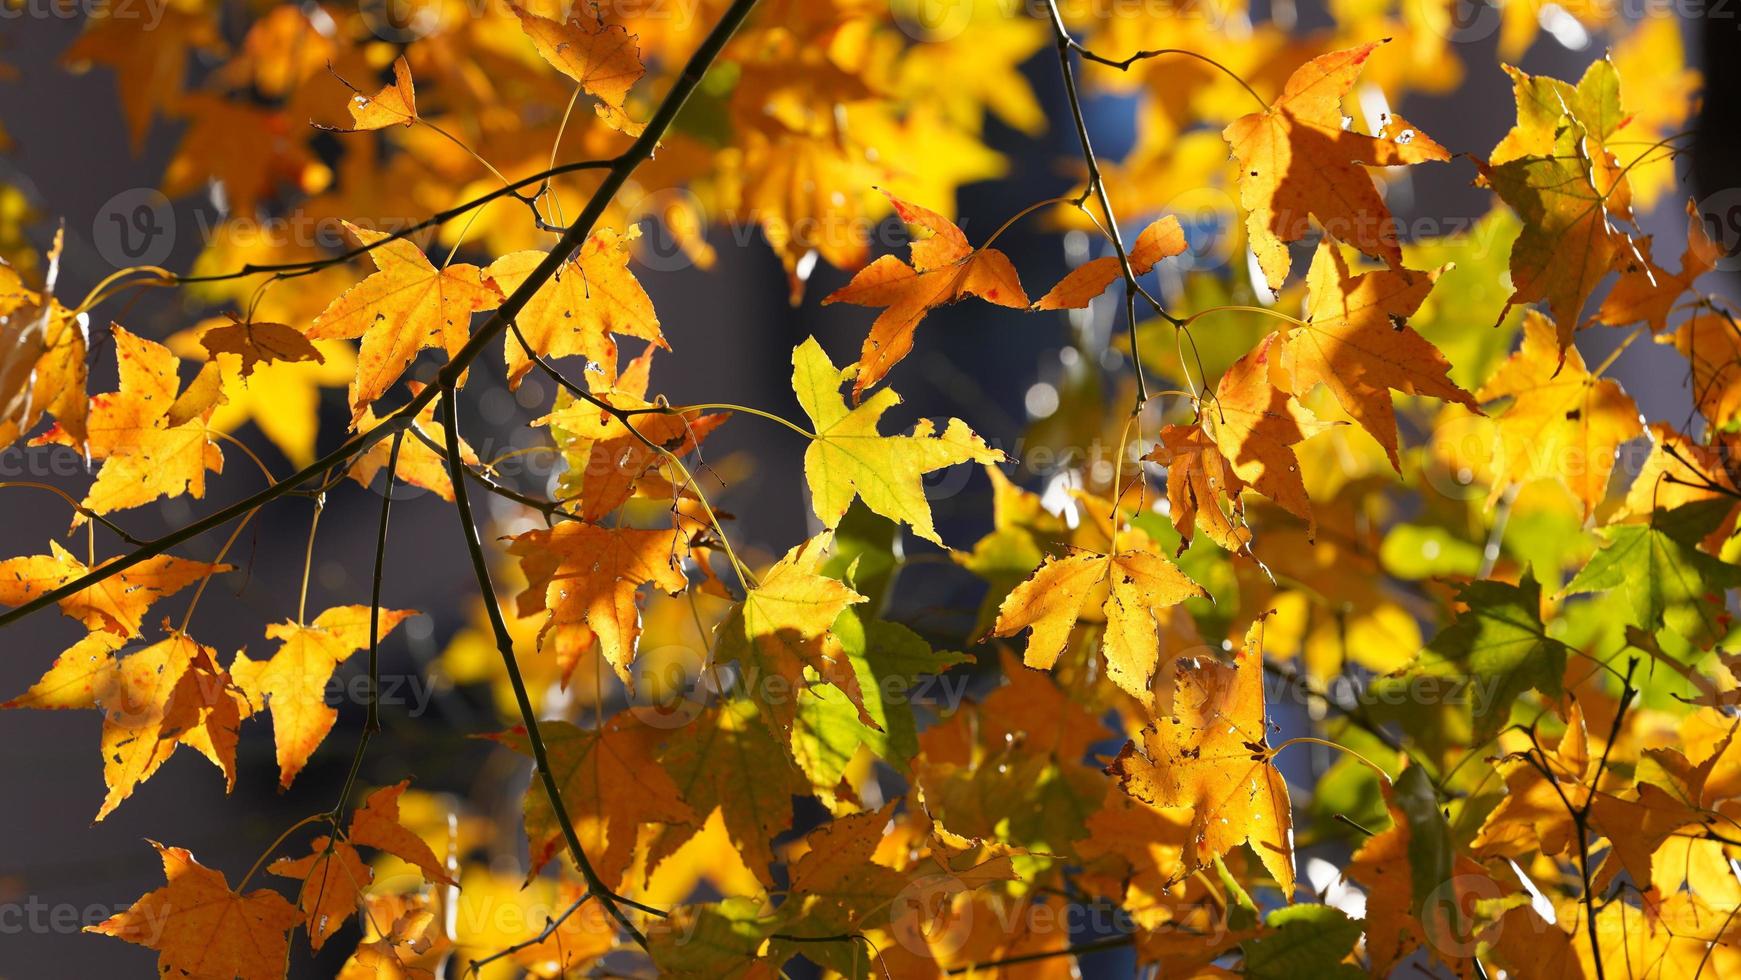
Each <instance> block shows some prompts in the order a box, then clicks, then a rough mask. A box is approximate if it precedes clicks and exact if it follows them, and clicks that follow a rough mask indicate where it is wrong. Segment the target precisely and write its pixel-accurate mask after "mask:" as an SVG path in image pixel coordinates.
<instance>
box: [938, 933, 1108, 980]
mask: <svg viewBox="0 0 1741 980" xmlns="http://www.w3.org/2000/svg"><path fill="white" fill-rule="evenodd" d="M1135 942H1136V937H1135V936H1134V935H1125V936H1108V937H1107V938H1105V939H1096V940H1093V941H1091V942H1086V943H1078V944H1077V945H1075V946H1069V947H1066V948H1064V949H1049V950H1046V951H1044V952H1040V953H1023V954H1022V955H1020V956H1009V957H1005V958H1004V959H1001V960H988V961H986V962H984V963H969V964H968V965H966V966H958V967H955V968H954V969H952V970H950V971H949V972H948V973H947V974H945V975H946V976H951V977H958V976H961V975H963V974H967V973H977V972H979V971H981V970H991V969H996V968H997V967H1000V966H1017V965H1019V964H1022V963H1037V962H1039V961H1040V960H1049V959H1052V958H1053V957H1055V956H1086V955H1087V954H1089V953H1102V952H1105V951H1107V950H1109V949H1123V948H1124V947H1126V946H1130V945H1132V944H1134V943H1135Z"/></svg>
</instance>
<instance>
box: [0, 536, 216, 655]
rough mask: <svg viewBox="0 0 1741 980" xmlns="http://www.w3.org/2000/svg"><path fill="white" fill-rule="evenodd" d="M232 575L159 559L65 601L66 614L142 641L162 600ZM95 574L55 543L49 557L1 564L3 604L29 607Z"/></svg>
mask: <svg viewBox="0 0 1741 980" xmlns="http://www.w3.org/2000/svg"><path fill="white" fill-rule="evenodd" d="M104 564H107V563H106V562H99V563H98V564H97V565H96V566H95V567H97V568H102V567H103V565H104ZM230 570H231V566H229V565H225V564H221V563H213V562H203V561H191V560H189V559H186V558H177V557H175V556H174V555H154V556H152V557H150V558H147V559H145V560H144V561H141V562H139V563H138V564H136V565H134V566H133V567H131V568H126V569H122V570H121V571H119V572H115V573H114V574H112V575H110V576H108V577H107V578H104V579H103V580H102V581H101V582H98V583H96V584H95V585H92V586H90V587H89V588H86V589H84V590H82V591H79V592H75V593H73V594H72V595H70V596H67V597H66V598H65V599H62V600H60V603H59V605H60V611H61V612H63V613H65V614H66V615H67V616H69V617H71V618H73V619H76V620H78V621H79V622H81V623H83V624H84V625H85V628H86V629H90V630H105V631H107V632H110V633H114V634H116V635H117V636H122V637H128V638H131V637H135V636H138V635H139V627H140V626H141V624H143V623H144V621H145V613H146V611H147V610H149V609H150V608H151V605H152V604H153V603H155V602H156V601H157V600H159V599H162V598H164V597H166V596H172V595H174V594H176V593H177V592H180V591H181V590H182V589H184V588H187V587H188V586H189V585H192V584H193V583H195V582H198V581H199V580H201V579H203V578H206V577H208V576H211V575H220V574H222V573H224V572H228V571H230ZM90 571H91V566H88V565H86V564H85V563H84V562H82V561H79V560H78V559H77V558H75V557H73V555H72V554H71V553H70V552H68V551H67V550H66V549H65V548H62V547H61V546H60V544H59V543H58V542H54V541H50V542H49V543H48V554H46V555H28V556H24V557H19V558H7V559H5V560H4V561H0V604H4V605H8V606H19V605H23V604H24V603H26V602H29V601H31V600H32V599H35V598H37V597H38V596H41V595H45V594H47V593H49V592H52V591H54V590H55V589H58V588H60V587H61V586H63V585H65V584H67V583H68V582H71V581H74V580H75V579H79V578H82V577H83V576H85V575H86V574H87V573H89V572H90Z"/></svg>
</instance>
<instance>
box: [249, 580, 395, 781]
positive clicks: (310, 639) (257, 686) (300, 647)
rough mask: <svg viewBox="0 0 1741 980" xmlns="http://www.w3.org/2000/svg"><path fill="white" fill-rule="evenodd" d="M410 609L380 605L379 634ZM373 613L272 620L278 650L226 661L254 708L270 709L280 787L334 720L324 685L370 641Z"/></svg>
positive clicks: (349, 609) (344, 610)
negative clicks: (263, 655) (305, 621)
mask: <svg viewBox="0 0 1741 980" xmlns="http://www.w3.org/2000/svg"><path fill="white" fill-rule="evenodd" d="M414 615H416V613H414V612H413V611H411V610H409V609H383V610H381V611H380V615H379V624H380V625H379V635H380V636H382V637H385V636H386V635H387V634H388V633H391V632H392V631H393V628H394V627H396V626H398V625H399V624H400V623H402V622H404V621H405V620H406V619H407V618H409V617H411V616H414ZM373 618H374V616H373V614H372V612H371V610H370V608H369V607H368V606H334V607H333V608H331V609H328V610H326V611H325V612H323V613H321V614H320V615H319V616H317V617H315V620H314V622H312V623H310V624H308V625H307V626H304V625H302V624H300V623H278V624H274V625H271V626H268V627H266V636H267V638H268V639H272V640H277V641H278V643H279V647H278V652H277V653H274V654H273V655H272V657H271V658H270V659H267V660H250V659H248V655H247V654H246V653H238V654H237V655H236V659H235V662H234V663H232V664H231V665H230V673H231V675H233V676H234V678H235V681H236V686H237V687H239V688H241V690H242V693H243V694H245V695H247V697H248V702H249V704H251V705H252V706H253V708H254V710H255V711H256V712H263V711H270V712H271V714H272V735H273V742H274V743H275V744H276V745H277V749H278V788H279V789H281V790H282V789H289V788H290V784H291V782H292V781H293V780H295V779H296V774H297V773H299V772H301V771H302V767H303V766H305V765H307V764H308V758H309V756H311V755H313V754H314V750H315V749H317V748H319V747H320V743H321V742H323V741H325V740H326V736H327V733H328V732H330V731H332V726H333V723H334V722H336V721H338V716H339V713H338V710H337V709H335V708H333V707H331V706H329V705H328V704H327V703H326V686H327V684H328V683H330V682H331V681H332V676H333V671H335V670H337V669H338V667H339V665H340V664H343V663H344V662H345V661H346V660H349V659H350V658H351V655H352V654H354V653H356V652H357V651H359V650H362V649H363V648H364V647H367V646H368V645H369V633H370V622H371V620H372V619H373Z"/></svg>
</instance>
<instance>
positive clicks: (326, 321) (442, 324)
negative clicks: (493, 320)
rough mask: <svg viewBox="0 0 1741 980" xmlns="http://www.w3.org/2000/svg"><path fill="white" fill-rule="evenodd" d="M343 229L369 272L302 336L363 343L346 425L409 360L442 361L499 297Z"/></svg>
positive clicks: (368, 234) (474, 276)
mask: <svg viewBox="0 0 1741 980" xmlns="http://www.w3.org/2000/svg"><path fill="white" fill-rule="evenodd" d="M345 227H346V228H347V229H349V230H350V232H351V234H352V235H353V236H354V237H355V238H356V239H357V240H358V241H360V242H362V243H363V244H364V245H375V246H376V247H375V248H374V249H373V250H372V251H370V252H369V257H370V258H371V259H373V260H374V262H375V268H376V270H377V271H376V272H375V273H374V274H372V275H370V276H369V277H368V278H366V279H364V280H363V281H362V282H359V283H357V284H356V285H355V286H352V287H351V288H350V289H347V290H345V292H344V293H343V294H342V295H340V296H339V297H338V298H337V299H335V300H333V301H332V303H331V304H330V305H328V306H327V308H326V309H325V310H323V311H322V312H321V313H320V315H319V316H317V317H315V318H314V323H313V324H312V325H310V326H309V328H308V336H309V337H310V338H311V339H314V340H355V339H357V338H359V337H360V338H362V346H361V349H360V350H359V351H358V353H357V377H356V380H355V381H353V382H352V383H351V425H352V426H353V427H354V426H356V424H357V423H358V422H360V421H361V420H362V419H363V413H364V411H365V410H367V409H368V407H369V406H370V405H371V404H373V403H374V401H375V399H377V398H380V397H381V396H382V395H384V394H386V393H387V389H389V388H391V387H393V383H394V382H396V381H398V380H399V376H400V375H401V374H403V373H405V369H406V368H407V367H409V366H410V364H411V360H412V358H414V357H416V356H417V352H418V351H420V350H423V349H424V348H426V347H440V348H443V349H445V350H446V351H447V354H448V356H449V357H452V356H453V355H455V354H457V353H458V352H459V350H460V348H462V347H464V346H465V344H466V341H467V340H468V339H469V338H470V336H471V318H472V314H473V313H478V312H481V311H483V310H490V309H494V308H495V307H496V305H497V304H498V303H500V302H501V301H502V291H501V289H499V288H497V286H496V284H495V282H493V281H491V279H490V277H489V276H488V275H486V274H485V273H484V270H482V269H480V268H478V267H477V266H475V265H466V264H464V263H458V264H454V265H449V266H446V267H444V268H441V269H437V268H436V267H435V266H433V265H431V264H430V262H429V259H428V258H426V257H425V256H424V254H423V250H422V249H420V248H418V247H417V246H416V245H414V244H412V243H411V242H409V241H407V240H406V239H403V238H400V239H395V240H393V241H387V239H388V238H390V237H391V236H390V235H388V234H387V233H385V232H379V231H371V230H369V229H366V228H358V227H356V226H355V225H352V224H351V223H350V222H348V221H347V222H345ZM376 243H381V244H378V245H377V244H376Z"/></svg>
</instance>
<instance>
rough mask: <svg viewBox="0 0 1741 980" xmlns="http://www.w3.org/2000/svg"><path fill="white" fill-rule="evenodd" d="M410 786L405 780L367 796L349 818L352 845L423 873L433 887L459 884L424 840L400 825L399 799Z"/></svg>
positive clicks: (409, 782) (424, 878)
mask: <svg viewBox="0 0 1741 980" xmlns="http://www.w3.org/2000/svg"><path fill="white" fill-rule="evenodd" d="M410 785H411V781H410V780H408V779H407V780H403V781H401V782H398V783H395V784H393V785H392V786H383V787H381V788H380V789H378V790H376V791H374V792H373V793H370V794H369V796H368V799H366V800H364V801H363V805H362V806H360V807H358V808H357V812H355V813H353V814H351V830H350V834H349V836H350V840H351V843H353V844H356V845H359V846H361V847H372V848H375V849H376V850H378V851H385V852H387V853H388V854H391V855H393V856H394V857H396V858H398V859H399V860H401V861H404V862H406V863H407V864H411V865H415V866H416V867H417V870H419V871H421V872H423V880H425V881H427V882H429V883H430V884H432V885H455V884H458V882H456V881H454V879H453V876H452V875H450V874H448V871H447V868H446V867H444V866H443V865H442V863H441V861H440V860H439V859H437V858H436V856H435V852H434V851H432V850H430V849H429V845H428V844H426V843H424V842H423V838H421V837H419V836H417V835H416V834H414V833H412V832H411V831H409V830H407V829H405V827H404V826H403V825H402V824H401V823H400V818H399V798H400V797H401V796H404V795H405V790H406V788H407V787H409V786H410Z"/></svg>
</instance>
